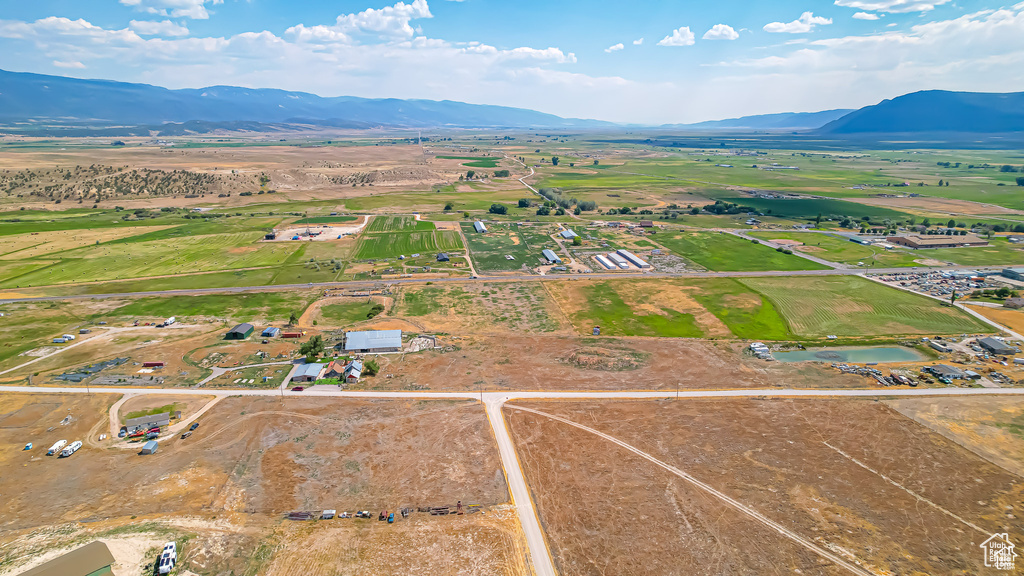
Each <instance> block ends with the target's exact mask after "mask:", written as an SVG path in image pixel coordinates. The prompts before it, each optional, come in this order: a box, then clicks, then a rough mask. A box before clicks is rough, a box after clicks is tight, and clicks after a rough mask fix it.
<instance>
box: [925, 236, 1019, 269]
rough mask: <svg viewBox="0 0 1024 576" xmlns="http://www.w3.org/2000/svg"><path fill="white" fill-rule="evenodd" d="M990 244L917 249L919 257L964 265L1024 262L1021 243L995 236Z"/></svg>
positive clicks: (1016, 263)
mask: <svg viewBox="0 0 1024 576" xmlns="http://www.w3.org/2000/svg"><path fill="white" fill-rule="evenodd" d="M989 244H990V246H974V247H970V248H937V249H935V250H917V251H916V254H917V255H918V257H919V258H934V259H936V260H942V261H944V262H953V263H954V264H961V265H963V266H999V265H1004V264H1006V265H1021V264H1024V249H1022V248H1021V247H1020V245H1019V244H1011V243H1010V242H1009V241H1007V240H1006V238H999V237H993V238H992V239H990V240H989Z"/></svg>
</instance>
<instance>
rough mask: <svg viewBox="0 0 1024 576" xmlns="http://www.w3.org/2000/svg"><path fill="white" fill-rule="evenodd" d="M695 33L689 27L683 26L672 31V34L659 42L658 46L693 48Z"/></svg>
mask: <svg viewBox="0 0 1024 576" xmlns="http://www.w3.org/2000/svg"><path fill="white" fill-rule="evenodd" d="M693 38H694V37H693V32H690V27H689V26H683V27H682V28H677V29H675V30H673V31H672V34H670V35H668V36H665V37H664V38H662V39H661V40H660V41H659V42H658V46H693V43H694V40H693Z"/></svg>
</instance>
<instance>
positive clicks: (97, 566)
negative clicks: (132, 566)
mask: <svg viewBox="0 0 1024 576" xmlns="http://www.w3.org/2000/svg"><path fill="white" fill-rule="evenodd" d="M154 444H155V442H154ZM113 563H114V556H113V554H111V553H110V550H109V549H108V548H107V545H106V544H104V543H103V542H100V541H99V540H97V541H95V542H91V543H89V544H86V545H85V546H82V547H81V548H76V549H75V550H72V551H71V552H68V553H67V554H64V555H62V556H58V557H56V558H54V559H53V560H50V561H49V562H47V563H45V564H41V565H39V566H36V567H35V568H33V569H31V570H29V571H27V572H22V573H21V576H91V575H92V574H113V572H111V571H110V566H111V565H112V564H113Z"/></svg>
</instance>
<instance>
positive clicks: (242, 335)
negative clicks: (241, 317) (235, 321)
mask: <svg viewBox="0 0 1024 576" xmlns="http://www.w3.org/2000/svg"><path fill="white" fill-rule="evenodd" d="M255 329H256V328H255V327H253V325H252V324H249V323H246V324H239V325H238V326H235V327H234V328H232V329H231V330H228V333H227V334H225V335H224V337H225V338H227V339H228V340H245V339H246V338H248V337H249V336H251V335H252V332H253V330H255Z"/></svg>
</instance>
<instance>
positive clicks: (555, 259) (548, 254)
mask: <svg viewBox="0 0 1024 576" xmlns="http://www.w3.org/2000/svg"><path fill="white" fill-rule="evenodd" d="M541 254H543V255H544V257H545V258H547V260H548V262H554V263H555V264H561V263H562V259H561V258H559V257H558V255H557V254H555V253H554V252H552V251H551V250H549V249H547V248H545V249H544V250H543V251H541Z"/></svg>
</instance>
